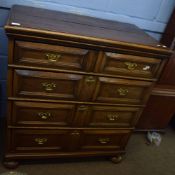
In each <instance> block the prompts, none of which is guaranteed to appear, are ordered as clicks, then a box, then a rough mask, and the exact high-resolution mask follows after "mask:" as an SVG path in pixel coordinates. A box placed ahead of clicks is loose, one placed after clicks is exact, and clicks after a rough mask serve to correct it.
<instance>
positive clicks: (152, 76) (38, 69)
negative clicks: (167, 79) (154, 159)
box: [5, 6, 171, 165]
mask: <svg viewBox="0 0 175 175" xmlns="http://www.w3.org/2000/svg"><path fill="white" fill-rule="evenodd" d="M5 30H6V33H7V35H8V37H9V64H8V66H9V69H8V70H9V71H8V74H9V75H8V116H7V137H6V138H7V142H6V145H7V146H6V153H5V161H6V163H8V164H7V165H15V162H17V161H18V160H21V159H35V158H57V157H64V156H65V157H83V156H109V157H112V158H113V159H112V160H113V161H115V162H117V161H120V160H121V156H122V154H123V153H124V152H125V146H126V145H127V142H128V139H129V137H130V135H131V133H132V131H133V129H134V127H135V125H136V122H137V120H138V119H139V116H140V114H141V112H142V110H143V108H144V106H145V105H146V102H147V100H148V98H149V95H150V92H151V90H152V88H153V85H154V82H155V81H157V79H158V77H159V75H160V73H161V70H162V68H163V66H164V64H165V63H166V61H167V58H168V57H169V56H170V54H171V53H170V51H168V50H167V49H166V47H165V46H163V45H160V44H159V43H157V41H155V40H154V39H152V38H151V37H150V36H148V35H147V34H145V33H144V32H143V31H142V30H140V29H138V28H137V27H136V26H134V25H130V24H125V23H120V22H113V21H107V20H101V19H95V18H91V17H84V16H79V15H73V14H67V13H62V12H55V11H50V10H43V9H37V8H32V7H25V6H14V7H13V8H12V9H11V14H10V17H9V20H8V22H7V25H6V26H5Z"/></svg>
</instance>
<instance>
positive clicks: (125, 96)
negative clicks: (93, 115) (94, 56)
mask: <svg viewBox="0 0 175 175" xmlns="http://www.w3.org/2000/svg"><path fill="white" fill-rule="evenodd" d="M152 85H153V83H152V82H149V81H137V80H128V79H118V78H107V77H99V79H98V83H97V86H96V90H95V93H94V97H93V100H94V101H99V102H111V103H119V104H125V103H127V104H138V105H139V104H145V103H146V101H147V99H148V97H149V94H150V91H151V89H152Z"/></svg>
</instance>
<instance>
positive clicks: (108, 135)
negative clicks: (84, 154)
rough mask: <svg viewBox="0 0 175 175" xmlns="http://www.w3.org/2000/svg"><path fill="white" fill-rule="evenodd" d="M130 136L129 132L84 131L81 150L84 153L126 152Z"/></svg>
mask: <svg viewBox="0 0 175 175" xmlns="http://www.w3.org/2000/svg"><path fill="white" fill-rule="evenodd" d="M130 134H131V131H129V130H84V131H83V134H82V136H81V142H80V148H81V150H84V151H102V150H103V151H107V150H108V151H115V150H116V151H117V150H124V148H125V146H126V144H127V142H128V139H129V136H130Z"/></svg>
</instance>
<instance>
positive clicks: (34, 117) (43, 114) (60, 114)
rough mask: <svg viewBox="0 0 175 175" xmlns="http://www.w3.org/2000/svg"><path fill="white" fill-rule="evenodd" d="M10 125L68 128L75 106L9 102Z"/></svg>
mask: <svg viewBox="0 0 175 175" xmlns="http://www.w3.org/2000/svg"><path fill="white" fill-rule="evenodd" d="M9 110H11V111H12V112H11V114H10V113H9V115H10V116H9V118H10V120H11V122H10V123H9V124H12V125H20V126H25V125H26V126H62V127H63V126H70V125H71V123H72V120H73V118H74V113H75V105H73V104H58V103H56V104H55V103H40V102H24V101H22V102H21V101H14V102H9Z"/></svg>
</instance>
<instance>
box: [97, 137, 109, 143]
mask: <svg viewBox="0 0 175 175" xmlns="http://www.w3.org/2000/svg"><path fill="white" fill-rule="evenodd" d="M98 141H99V143H100V144H107V143H109V142H110V138H99V139H98Z"/></svg>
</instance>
